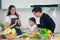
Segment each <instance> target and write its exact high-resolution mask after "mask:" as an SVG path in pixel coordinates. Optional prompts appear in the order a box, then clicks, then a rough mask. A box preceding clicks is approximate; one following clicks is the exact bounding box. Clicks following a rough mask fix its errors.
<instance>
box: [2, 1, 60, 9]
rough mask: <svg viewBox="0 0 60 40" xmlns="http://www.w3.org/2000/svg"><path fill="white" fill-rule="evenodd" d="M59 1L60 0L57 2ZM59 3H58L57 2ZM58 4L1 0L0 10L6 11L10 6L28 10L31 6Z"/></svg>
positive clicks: (53, 2) (52, 2) (55, 2)
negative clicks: (0, 8) (0, 6)
mask: <svg viewBox="0 0 60 40" xmlns="http://www.w3.org/2000/svg"><path fill="white" fill-rule="evenodd" d="M59 1H60V0H59ZM59 3H60V2H59ZM41 4H42V5H46V4H58V1H57V0H2V9H7V8H8V7H9V6H10V5H15V6H16V8H17V9H19V8H30V6H31V5H41Z"/></svg>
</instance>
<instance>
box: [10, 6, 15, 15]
mask: <svg viewBox="0 0 60 40" xmlns="http://www.w3.org/2000/svg"><path fill="white" fill-rule="evenodd" d="M10 12H11V15H14V14H15V12H16V9H15V8H14V7H12V8H11V10H10Z"/></svg>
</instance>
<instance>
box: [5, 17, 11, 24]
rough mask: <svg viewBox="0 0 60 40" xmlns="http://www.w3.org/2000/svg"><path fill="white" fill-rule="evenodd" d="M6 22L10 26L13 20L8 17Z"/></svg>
mask: <svg viewBox="0 0 60 40" xmlns="http://www.w3.org/2000/svg"><path fill="white" fill-rule="evenodd" d="M5 22H8V23H9V25H10V24H11V19H10V18H9V16H7V17H6V21H5Z"/></svg>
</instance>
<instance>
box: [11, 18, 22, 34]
mask: <svg viewBox="0 0 60 40" xmlns="http://www.w3.org/2000/svg"><path fill="white" fill-rule="evenodd" d="M10 18H11V17H10ZM18 19H19V18H11V24H10V25H13V24H14V23H15V20H18ZM16 26H18V27H19V26H20V25H19V24H18V23H17V24H16V25H15V26H14V27H12V28H15V27H16ZM15 29H16V32H17V35H21V34H22V32H21V30H20V29H19V28H15Z"/></svg>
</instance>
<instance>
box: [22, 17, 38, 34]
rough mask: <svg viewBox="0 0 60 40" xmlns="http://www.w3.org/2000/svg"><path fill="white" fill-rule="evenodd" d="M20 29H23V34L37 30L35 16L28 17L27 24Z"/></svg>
mask: <svg viewBox="0 0 60 40" xmlns="http://www.w3.org/2000/svg"><path fill="white" fill-rule="evenodd" d="M21 29H23V34H24V33H32V32H37V31H38V30H37V25H36V20H35V18H34V17H31V18H29V26H28V27H27V28H26V27H25V28H21ZM24 31H25V32H24Z"/></svg>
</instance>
